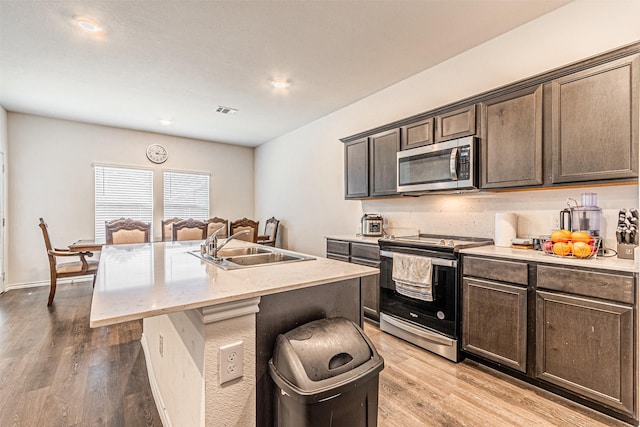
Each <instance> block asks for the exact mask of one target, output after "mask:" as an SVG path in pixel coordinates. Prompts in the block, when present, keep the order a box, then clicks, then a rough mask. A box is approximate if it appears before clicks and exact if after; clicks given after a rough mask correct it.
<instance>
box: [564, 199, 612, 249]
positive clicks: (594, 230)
mask: <svg viewBox="0 0 640 427" xmlns="http://www.w3.org/2000/svg"><path fill="white" fill-rule="evenodd" d="M569 201H573V202H574V203H575V206H574V207H571V205H570V204H569ZM567 206H568V207H567V208H565V209H563V210H561V211H560V228H562V229H564V230H570V231H572V232H573V231H586V232H587V233H589V234H590V235H592V236H593V237H602V236H600V218H601V217H602V209H601V208H599V207H598V206H597V194H596V193H583V194H582V205H578V202H576V201H575V200H574V199H571V198H570V199H567ZM601 242H602V239H600V243H599V246H598V255H601V254H602V251H603V248H602V244H601Z"/></svg>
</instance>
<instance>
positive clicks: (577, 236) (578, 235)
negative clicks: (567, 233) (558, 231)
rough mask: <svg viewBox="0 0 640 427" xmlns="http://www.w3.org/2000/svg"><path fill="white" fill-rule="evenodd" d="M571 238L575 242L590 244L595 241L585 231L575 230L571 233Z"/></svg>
mask: <svg viewBox="0 0 640 427" xmlns="http://www.w3.org/2000/svg"><path fill="white" fill-rule="evenodd" d="M571 240H573V241H574V242H584V243H586V244H589V245H590V244H591V243H593V237H591V235H590V234H589V233H587V232H585V231H574V232H573V233H571Z"/></svg>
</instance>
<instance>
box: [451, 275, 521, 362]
mask: <svg viewBox="0 0 640 427" xmlns="http://www.w3.org/2000/svg"><path fill="white" fill-rule="evenodd" d="M462 287H463V288H462V295H463V297H462V298H463V299H462V312H463V313H464V315H463V319H462V323H463V324H462V348H463V349H464V350H465V351H468V352H470V353H475V354H477V355H479V356H482V357H485V358H487V359H489V360H493V361H494V362H497V363H499V364H501V365H504V366H508V367H510V368H513V369H516V370H518V371H520V372H526V371H527V288H526V287H523V286H513V285H507V284H503V283H498V282H492V281H487V280H480V279H475V278H470V277H465V278H464V279H463V282H462Z"/></svg>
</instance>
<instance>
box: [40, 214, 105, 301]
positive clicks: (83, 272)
mask: <svg viewBox="0 0 640 427" xmlns="http://www.w3.org/2000/svg"><path fill="white" fill-rule="evenodd" d="M39 227H40V229H41V230H42V236H43V237H44V246H45V247H46V249H47V257H49V275H50V277H51V283H50V289H49V300H48V302H47V305H48V306H50V305H51V304H52V303H53V297H54V296H55V295H56V286H57V284H58V279H63V278H67V277H77V276H89V275H92V276H93V285H94V286H95V284H96V274H97V273H98V261H94V260H87V259H86V257H91V256H93V253H92V252H72V251H70V250H69V249H57V248H53V247H52V246H51V240H50V239H49V228H48V227H47V223H46V222H44V220H43V219H42V218H40V224H39ZM57 257H75V258H78V261H72V262H66V263H60V264H58V263H57ZM69 259H70V258H69Z"/></svg>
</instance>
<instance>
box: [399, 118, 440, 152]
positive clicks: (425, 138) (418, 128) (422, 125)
mask: <svg viewBox="0 0 640 427" xmlns="http://www.w3.org/2000/svg"><path fill="white" fill-rule="evenodd" d="M434 123H435V118H434V117H429V118H428V119H425V120H420V121H419V122H416V123H411V124H410V125H406V126H403V127H402V132H401V134H402V141H401V142H400V149H401V150H408V149H410V148H416V147H422V146H423V145H429V144H433V137H434V130H433V125H434Z"/></svg>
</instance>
